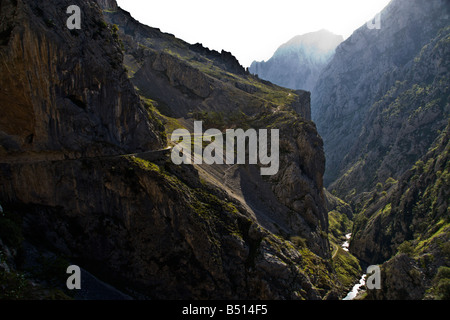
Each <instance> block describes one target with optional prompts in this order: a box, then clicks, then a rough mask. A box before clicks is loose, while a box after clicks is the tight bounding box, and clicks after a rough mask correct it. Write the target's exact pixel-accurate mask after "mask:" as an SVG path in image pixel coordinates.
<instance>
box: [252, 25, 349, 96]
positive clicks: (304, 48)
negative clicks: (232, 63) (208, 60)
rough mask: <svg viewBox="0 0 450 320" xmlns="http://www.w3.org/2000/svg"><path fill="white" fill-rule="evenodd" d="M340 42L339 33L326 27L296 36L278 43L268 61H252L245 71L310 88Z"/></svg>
mask: <svg viewBox="0 0 450 320" xmlns="http://www.w3.org/2000/svg"><path fill="white" fill-rule="evenodd" d="M342 41H344V38H343V37H342V36H338V35H335V34H333V33H331V32H329V31H327V30H320V31H317V32H311V33H308V34H304V35H301V36H296V37H294V38H292V39H291V40H289V41H288V42H287V43H285V44H283V45H282V46H280V47H279V48H278V49H277V51H276V52H275V53H274V55H273V57H272V58H270V59H269V60H268V61H262V62H256V61H254V62H253V63H252V65H251V66H250V68H249V71H250V72H251V73H253V74H257V75H258V76H259V77H260V78H261V79H265V80H268V81H271V82H273V83H275V84H277V85H279V86H282V87H286V88H291V89H303V90H306V91H312V90H313V88H314V86H315V84H316V82H317V79H318V78H319V74H320V72H321V71H322V69H323V68H324V67H325V66H326V65H327V63H328V62H329V61H330V60H331V58H332V57H333V55H334V51H335V49H336V47H337V46H338V45H339V44H340V43H341V42H342Z"/></svg>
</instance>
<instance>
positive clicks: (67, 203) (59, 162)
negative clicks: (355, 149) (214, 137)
mask: <svg viewBox="0 0 450 320" xmlns="http://www.w3.org/2000/svg"><path fill="white" fill-rule="evenodd" d="M98 3H99V4H100V5H102V6H105V7H103V9H108V10H107V11H105V12H104V14H105V15H107V16H109V15H112V16H113V17H117V19H118V22H120V21H121V22H123V23H124V24H123V25H122V24H120V23H117V24H119V27H120V37H119V36H118V34H117V29H116V28H113V27H112V26H110V25H108V23H106V22H105V21H103V19H102V13H101V11H100V8H99V6H98ZM98 3H97V2H95V1H84V0H83V1H82V0H73V1H70V4H76V5H78V6H79V7H80V8H81V9H82V12H83V25H84V26H85V27H84V28H82V29H81V30H73V31H69V30H68V29H67V28H66V27H65V25H66V24H65V22H66V14H65V10H66V8H67V6H68V5H69V2H68V1H66V0H58V1H53V2H52V3H51V4H48V3H47V2H45V1H29V0H18V1H9V0H8V1H2V2H1V6H2V11H1V15H2V16H1V20H2V22H3V21H7V23H5V24H3V23H2V28H4V27H3V26H7V27H5V29H1V30H2V33H1V34H2V40H1V43H2V46H1V48H0V50H2V51H1V52H2V55H0V56H1V60H2V61H0V65H1V67H0V68H2V69H1V70H2V80H0V82H1V84H2V87H1V89H0V106H1V108H2V109H1V111H2V112H1V120H0V132H1V134H2V136H1V139H2V140H1V143H0V145H1V148H2V149H1V152H2V155H4V157H2V159H0V202H1V204H2V206H3V208H4V209H5V214H6V215H7V216H8V217H22V218H23V221H22V222H23V223H20V226H22V227H23V230H22V231H23V235H24V237H25V238H27V240H28V241H30V242H34V243H37V245H38V246H42V247H46V248H49V249H51V250H52V251H54V252H55V253H56V254H61V255H64V256H66V257H68V258H70V260H71V261H73V262H74V263H77V264H79V265H80V266H81V267H83V268H84V269H86V270H88V271H89V272H90V273H92V274H94V275H95V276H97V277H98V278H100V280H102V281H105V282H107V283H111V284H113V285H115V286H116V287H118V288H119V289H121V290H122V291H123V292H125V293H126V294H128V295H129V296H131V297H134V298H142V299H146V298H150V299H324V298H333V297H334V298H335V297H337V294H336V286H337V283H336V278H335V275H334V274H333V271H332V269H331V266H330V264H329V262H328V261H327V260H328V258H329V244H328V239H327V234H326V232H327V219H326V210H325V208H324V202H323V201H324V200H323V194H322V189H323V183H322V176H323V170H324V155H323V149H322V144H321V143H322V141H321V139H320V137H319V136H318V134H317V130H316V128H315V126H314V124H313V123H312V122H310V121H309V120H307V119H306V118H305V117H301V116H299V115H298V114H297V113H296V112H295V110H294V109H296V110H297V111H301V112H303V111H305V114H306V109H309V106H306V105H305V106H298V107H296V104H298V103H303V102H302V101H304V100H302V99H303V98H302V99H300V98H299V99H297V98H296V94H295V92H293V91H292V90H286V89H283V88H279V87H277V86H274V85H271V84H267V83H263V82H260V81H259V80H258V79H256V78H255V77H252V76H249V75H246V74H245V75H243V76H242V77H240V76H238V75H237V74H235V75H229V71H227V70H224V69H221V67H219V66H217V65H215V64H214V61H212V60H211V58H208V57H203V56H202V55H201V54H199V53H196V52H194V51H192V50H190V49H189V46H187V44H185V43H184V42H182V41H181V40H178V39H176V38H175V37H173V36H171V35H167V34H162V33H160V32H159V31H158V30H157V29H153V28H149V27H145V26H142V25H139V24H138V23H137V22H136V21H134V20H131V19H129V18H128V17H129V14H127V13H125V12H122V11H121V10H120V9H119V8H117V10H111V9H114V8H116V7H115V6H114V2H113V1H98ZM8 26H12V28H11V32H5V31H4V30H6V31H7V30H9V29H8V28H9V27H8ZM144 36H145V38H144ZM145 39H148V40H145ZM121 41H122V43H121ZM122 45H123V49H124V50H125V51H126V52H125V53H123V52H122ZM186 48H188V50H187V51H185V50H184V49H186ZM128 50H131V51H128ZM133 54H134V55H133ZM221 56H222V58H220V59H223V63H224V64H227V65H231V64H232V63H233V62H232V60H233V59H232V57H231V55H228V54H226V53H223V54H222V55H221ZM186 58H195V59H197V60H195V59H193V60H189V59H186ZM124 62H125V64H126V67H127V69H128V71H129V74H127V73H126V71H125V68H124V67H123V64H122V63H124ZM10 66H13V67H14V68H15V69H16V70H15V71H13V69H10V68H9V67H10ZM133 71H135V77H134V78H136V79H134V78H133V79H132V80H130V79H129V78H128V75H130V76H132V75H133ZM145 73H148V75H147V76H148V77H153V78H150V79H151V81H145V79H146V78H145V76H146V75H145ZM3 75H4V76H3ZM158 77H160V78H159V79H158ZM164 77H166V78H165V79H164ZM139 79H141V81H142V82H139V81H138V80H139ZM131 81H136V82H135V83H133V82H131ZM236 83H238V86H236ZM136 84H139V86H138V90H139V93H140V94H142V96H139V95H138V94H137V93H136V91H135V88H134V86H135V85H136ZM211 86H212V87H211ZM239 86H241V87H242V88H244V89H245V90H242V89H239V88H238V87H239ZM155 87H156V88H157V89H159V90H154V88H155ZM152 90H154V91H152ZM164 90H167V92H170V93H173V96H172V98H173V100H171V96H170V95H164V94H163V91H164ZM253 90H254V93H253V94H250V93H249V91H250V92H251V91H253ZM146 92H147V93H148V92H153V93H154V94H152V95H151V96H146V95H145V93H146ZM20 93H22V94H20ZM143 93H144V94H143ZM306 99H307V98H306ZM141 100H145V107H144V105H143V104H142V102H141ZM195 101H201V107H200V108H198V109H197V110H208V111H209V112H212V111H216V112H222V113H223V114H225V115H226V118H227V121H232V118H231V115H233V114H238V115H239V118H235V119H237V120H239V121H240V123H242V124H251V125H255V127H256V128H262V127H266V128H267V127H269V128H270V127H271V126H275V127H277V128H280V130H282V132H283V135H284V136H285V137H286V138H285V139H284V140H285V143H284V147H285V149H284V152H285V154H284V155H283V159H282V166H281V170H280V172H279V175H278V176H275V177H272V178H270V179H268V180H266V181H263V182H262V183H260V184H259V186H263V183H265V186H268V189H269V191H270V192H272V193H273V194H274V199H275V201H276V203H274V207H283V206H284V207H285V208H286V213H289V215H287V214H286V215H284V216H283V219H284V220H277V219H275V218H273V219H272V222H271V224H268V226H267V227H266V226H265V225H263V224H262V223H261V222H260V221H259V220H258V218H259V217H261V216H262V215H259V216H255V214H254V212H253V211H252V208H249V207H248V206H245V203H243V202H240V201H237V200H236V199H232V198H230V196H229V195H228V194H226V192H225V190H222V189H221V188H220V187H218V186H212V185H211V184H210V183H208V181H204V180H202V179H201V178H200V177H199V170H198V169H197V168H194V167H190V166H175V165H173V164H172V163H171V162H170V160H169V159H167V158H166V157H165V156H164V154H165V152H163V153H162V154H161V157H159V158H158V159H156V158H155V159H153V158H152V160H153V161H152V162H149V161H147V160H144V159H140V158H139V157H136V156H132V155H130V154H131V153H132V154H136V153H138V155H139V154H142V153H139V152H140V151H148V150H154V149H161V148H162V147H164V146H165V141H164V133H162V132H160V130H161V124H160V122H159V121H158V119H159V118H163V117H164V116H163V115H161V114H159V113H158V114H157V115H155V113H157V112H159V111H158V110H154V109H153V107H154V106H153V105H152V103H153V102H154V103H155V105H156V104H158V106H159V107H160V108H162V107H166V108H167V110H168V112H172V113H173V114H177V112H179V114H180V115H184V116H187V115H188V113H189V108H190V107H189V106H185V107H184V108H181V109H180V110H178V108H179V107H180V106H183V103H191V104H192V103H193V102H195ZM164 103H165V104H164ZM239 112H241V113H239ZM165 119H168V118H167V117H166V118H165ZM227 124H228V123H227ZM22 125H23V128H21V130H18V127H19V126H22ZM235 125H236V124H235ZM289 150H292V152H286V151H289ZM49 153H50V155H49ZM54 153H55V154H56V156H55V157H53V155H54ZM60 153H61V154H62V155H63V157H59V155H60ZM158 154H159V153H158ZM50 159H51V161H49V160H50ZM239 169H240V170H242V171H245V170H246V169H248V168H247V167H246V166H242V167H240V168H239ZM253 169H254V167H253ZM249 170H251V168H250V169H249ZM258 178H259V179H260V180H263V179H262V178H261V177H260V176H258ZM260 180H258V182H259V181H260ZM255 181H256V180H253V181H252V180H248V181H246V182H248V183H253V182H255ZM283 210H284V209H283ZM271 213H272V212H271V208H270V207H266V208H264V215H266V216H269V217H270V215H271ZM277 221H283V223H284V225H282V226H281V227H282V229H277V228H276V225H275V223H276V222H277ZM286 221H287V222H286ZM278 231H280V232H278ZM281 231H283V233H282V232H281ZM300 232H303V233H304V237H307V240H308V243H307V244H306V245H305V246H302V245H297V246H294V244H293V243H292V242H290V241H289V236H291V235H296V234H297V233H298V234H299V233H300ZM4 237H7V235H4V234H1V235H0V239H1V240H4V239H3V238H4ZM17 240H18V241H19V240H20V239H17ZM19 242H20V241H19ZM2 248H3V246H2ZM2 250H3V249H2ZM11 265H12V264H11ZM17 267H20V266H19V264H18V266H17ZM65 275H66V274H64V276H65Z"/></svg>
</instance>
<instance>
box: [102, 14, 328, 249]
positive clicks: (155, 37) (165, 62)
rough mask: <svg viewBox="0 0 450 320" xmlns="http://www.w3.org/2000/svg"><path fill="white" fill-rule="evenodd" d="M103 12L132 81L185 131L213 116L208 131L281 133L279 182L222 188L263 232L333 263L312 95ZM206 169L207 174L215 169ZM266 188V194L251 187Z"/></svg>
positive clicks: (244, 173)
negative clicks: (297, 241) (303, 245)
mask: <svg viewBox="0 0 450 320" xmlns="http://www.w3.org/2000/svg"><path fill="white" fill-rule="evenodd" d="M104 9H105V11H104V15H105V18H106V19H107V21H108V22H110V23H111V24H116V25H118V28H119V30H120V32H119V37H120V39H121V40H122V41H123V43H124V48H125V59H124V63H125V65H126V66H127V69H128V73H129V76H130V79H131V81H132V82H133V84H134V85H135V86H136V87H137V88H138V89H139V93H140V94H141V95H142V96H143V97H145V98H147V99H150V100H151V101H152V102H153V103H154V104H155V105H156V108H157V109H158V110H159V111H160V112H161V113H162V114H163V115H164V116H168V117H172V118H183V119H184V120H183V123H186V122H190V121H191V122H192V114H196V113H202V114H203V113H211V112H212V113H213V114H214V115H215V116H216V118H219V120H220V121H219V120H217V119H213V120H212V121H211V123H210V126H211V127H215V128H217V127H218V128H221V129H224V128H235V127H238V128H239V127H240V128H272V129H279V130H280V137H281V139H280V140H281V141H280V145H282V151H281V166H280V171H279V173H278V174H277V175H275V176H273V177H271V178H270V179H268V181H262V179H261V177H260V176H258V175H255V174H253V171H252V170H250V169H248V168H245V169H242V170H238V172H236V177H234V178H230V179H229V182H230V183H232V187H230V186H227V183H228V182H227V181H228V180H227V173H226V172H224V170H225V169H228V168H226V167H225V168H222V169H220V168H219V169H218V171H220V170H222V171H221V172H220V174H219V177H218V179H219V180H221V181H224V183H223V184H222V185H221V187H225V188H228V189H233V188H234V189H236V193H237V194H238V197H240V199H242V200H243V202H244V203H245V205H249V206H250V207H251V210H252V211H253V213H254V216H255V218H256V219H257V220H258V221H259V222H260V223H262V225H263V226H264V227H266V228H268V229H269V230H271V231H273V232H276V233H281V234H284V235H286V236H288V237H289V236H301V237H303V238H305V239H307V240H308V246H309V248H311V250H313V252H315V253H317V254H319V255H321V256H322V257H326V256H328V255H329V244H328V240H327V238H326V237H325V236H324V234H326V233H327V231H328V221H327V220H328V219H327V213H326V209H325V206H324V198H323V194H322V186H323V182H322V176H323V170H324V162H325V159H324V155H323V150H322V141H321V138H320V137H319V136H318V134H317V130H316V128H315V125H314V124H313V123H312V122H311V121H310V116H311V111H310V94H309V92H306V91H301V90H298V91H295V90H289V89H285V88H281V87H278V86H276V85H274V84H272V83H270V82H267V81H261V80H259V79H258V78H257V77H255V76H252V75H250V74H248V73H246V72H245V71H244V69H243V68H242V67H241V66H240V65H239V64H238V63H237V60H236V59H235V58H234V57H232V56H230V54H228V53H226V52H221V53H219V52H216V51H211V50H209V49H206V48H203V47H202V46H201V45H200V44H196V45H189V44H187V43H185V42H184V41H182V40H180V39H177V38H175V37H174V36H172V35H170V34H165V33H162V32H161V31H159V30H158V29H154V28H150V27H147V26H143V25H141V24H140V23H138V22H137V21H136V20H135V19H133V18H132V17H131V16H130V15H129V13H127V12H126V11H123V10H122V9H120V8H119V9H117V10H111V9H110V7H109V6H107V7H105V8H104ZM296 113H297V114H296ZM194 117H195V116H194ZM230 118H233V119H230ZM185 120H186V121H185ZM208 120H210V118H208ZM172 121H173V119H172ZM203 169H204V170H205V171H206V172H207V173H208V171H209V170H210V169H211V168H209V167H208V166H206V167H204V168H203ZM202 178H203V179H205V180H208V178H207V177H202ZM262 185H264V187H262V188H261V190H259V189H258V188H256V187H251V188H250V187H249V186H262ZM262 190H266V191H262ZM269 198H270V199H271V200H270V201H268V199H269ZM263 203H264V205H262V204H263Z"/></svg>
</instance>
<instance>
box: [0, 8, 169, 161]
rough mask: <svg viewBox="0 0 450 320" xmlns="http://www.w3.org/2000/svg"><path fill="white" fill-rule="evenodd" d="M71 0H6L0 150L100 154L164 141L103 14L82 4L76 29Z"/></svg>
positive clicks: (135, 148) (150, 145)
mask: <svg viewBox="0 0 450 320" xmlns="http://www.w3.org/2000/svg"><path fill="white" fill-rule="evenodd" d="M69 5H70V4H69V2H67V1H66V2H65V1H59V2H57V3H55V4H53V3H52V4H51V3H48V2H46V1H35V2H33V3H29V4H28V3H27V2H22V1H17V5H15V1H2V17H3V18H2V19H4V20H2V21H6V23H5V25H3V22H2V28H7V30H8V31H9V33H8V34H7V35H6V34H5V33H3V38H2V44H3V45H2V46H1V47H0V51H1V57H2V64H1V66H0V68H1V74H2V77H1V79H0V87H1V89H0V99H1V101H2V104H1V105H0V108H1V116H0V139H1V140H0V141H2V143H1V145H2V148H1V149H0V152H2V153H3V154H5V153H12V152H24V151H27V152H42V151H45V152H49V151H54V152H62V153H65V154H67V155H70V154H73V153H76V154H81V155H98V154H107V153H111V152H116V153H117V152H118V151H124V152H132V151H137V150H148V149H153V148H159V147H161V146H162V145H163V144H164V142H163V140H162V138H161V137H160V133H159V132H158V130H156V129H155V126H154V125H153V124H152V123H151V122H150V121H149V120H148V116H147V111H146V110H145V109H144V108H143V107H142V105H141V103H140V100H139V97H138V96H137V95H136V94H135V92H134V89H133V86H132V85H131V83H130V82H129V81H127V75H126V72H125V70H124V68H123V66H122V59H123V56H122V53H121V51H120V47H119V44H118V43H117V42H116V41H115V40H114V39H113V37H112V35H111V32H110V30H108V29H107V27H106V24H104V22H102V21H103V19H102V16H101V12H100V11H99V9H98V8H96V7H95V6H94V5H93V4H92V3H88V2H87V3H83V4H81V5H80V8H81V10H82V12H84V13H85V16H83V18H84V20H83V22H84V24H83V28H82V29H81V30H74V31H70V30H68V28H67V27H66V19H67V17H68V16H69V15H67V14H65V11H66V9H67V7H68V6H69ZM86 70H89V74H87V73H86Z"/></svg>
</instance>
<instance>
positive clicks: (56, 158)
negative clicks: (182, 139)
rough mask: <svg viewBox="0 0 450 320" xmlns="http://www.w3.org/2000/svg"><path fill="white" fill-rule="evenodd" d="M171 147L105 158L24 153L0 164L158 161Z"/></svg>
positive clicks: (2, 160) (1, 161) (6, 159)
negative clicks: (107, 160) (140, 159)
mask: <svg viewBox="0 0 450 320" xmlns="http://www.w3.org/2000/svg"><path fill="white" fill-rule="evenodd" d="M172 148H173V147H167V148H165V149H159V150H150V151H144V152H139V153H128V154H115V155H106V156H92V157H75V158H69V157H68V156H67V154H64V153H25V154H21V155H17V156H8V157H6V158H3V159H0V164H29V163H41V162H63V161H80V160H105V159H114V158H119V157H133V156H135V157H138V158H142V159H144V160H150V159H153V160H155V159H158V158H159V157H160V156H163V155H166V154H168V153H170V152H171V151H172Z"/></svg>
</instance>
